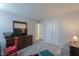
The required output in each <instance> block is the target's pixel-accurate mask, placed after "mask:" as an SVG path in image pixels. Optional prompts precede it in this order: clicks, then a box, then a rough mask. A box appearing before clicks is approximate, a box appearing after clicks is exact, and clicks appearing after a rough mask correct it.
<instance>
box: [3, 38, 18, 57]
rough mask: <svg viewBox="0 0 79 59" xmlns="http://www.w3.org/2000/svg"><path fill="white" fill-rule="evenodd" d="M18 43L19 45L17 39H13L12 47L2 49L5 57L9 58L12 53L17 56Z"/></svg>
mask: <svg viewBox="0 0 79 59" xmlns="http://www.w3.org/2000/svg"><path fill="white" fill-rule="evenodd" d="M18 43H19V38H18V37H14V45H13V46H10V47H7V48H5V49H4V54H5V56H9V55H10V54H12V53H15V54H16V55H17V45H18Z"/></svg>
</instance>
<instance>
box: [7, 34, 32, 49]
mask: <svg viewBox="0 0 79 59" xmlns="http://www.w3.org/2000/svg"><path fill="white" fill-rule="evenodd" d="M19 38H20V40H19V44H18V50H20V49H23V48H25V47H28V46H30V45H32V43H33V37H32V35H28V36H20V37H19ZM13 44H14V39H13V38H7V39H6V47H9V46H11V45H13Z"/></svg>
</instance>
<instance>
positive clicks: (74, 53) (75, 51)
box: [70, 46, 79, 56]
mask: <svg viewBox="0 0 79 59" xmlns="http://www.w3.org/2000/svg"><path fill="white" fill-rule="evenodd" d="M70 56H79V48H77V47H74V46H70Z"/></svg>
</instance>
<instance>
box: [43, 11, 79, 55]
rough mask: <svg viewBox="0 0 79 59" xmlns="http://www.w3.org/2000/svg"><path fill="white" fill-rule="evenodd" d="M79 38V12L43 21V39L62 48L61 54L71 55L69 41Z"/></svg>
mask: <svg viewBox="0 0 79 59" xmlns="http://www.w3.org/2000/svg"><path fill="white" fill-rule="evenodd" d="M74 35H77V36H78V37H79V11H74V12H70V13H66V14H63V15H59V16H55V17H44V18H43V19H41V39H42V40H43V41H44V42H47V43H50V44H54V45H56V46H59V47H60V48H61V51H63V52H61V53H65V55H69V45H68V42H69V40H71V39H72V37H73V36H74Z"/></svg>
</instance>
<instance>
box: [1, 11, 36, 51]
mask: <svg viewBox="0 0 79 59" xmlns="http://www.w3.org/2000/svg"><path fill="white" fill-rule="evenodd" d="M13 20H17V21H24V22H27V28H28V35H33V41H35V40H34V35H35V34H34V33H35V31H34V29H35V22H34V20H32V19H28V18H22V17H20V16H18V15H15V14H12V13H9V12H6V11H3V10H0V41H1V45H2V46H3V48H4V47H5V44H4V41H5V39H3V37H1V36H2V34H3V33H5V32H13ZM3 48H2V50H3Z"/></svg>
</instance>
